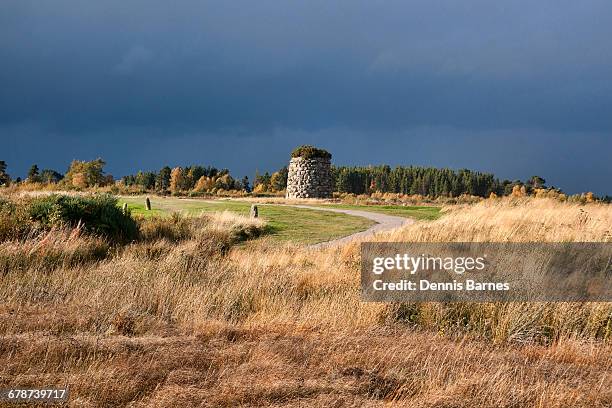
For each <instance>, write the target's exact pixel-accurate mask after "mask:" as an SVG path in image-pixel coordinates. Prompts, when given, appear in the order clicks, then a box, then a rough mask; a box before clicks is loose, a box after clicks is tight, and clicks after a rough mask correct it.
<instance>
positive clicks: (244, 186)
mask: <svg viewBox="0 0 612 408" xmlns="http://www.w3.org/2000/svg"><path fill="white" fill-rule="evenodd" d="M241 184H242V189H243V190H244V191H246V192H247V193H250V192H251V186H250V184H249V176H244V177H243V178H242V181H241Z"/></svg>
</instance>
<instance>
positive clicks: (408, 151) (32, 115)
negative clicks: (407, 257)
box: [0, 0, 612, 193]
mask: <svg viewBox="0 0 612 408" xmlns="http://www.w3.org/2000/svg"><path fill="white" fill-rule="evenodd" d="M611 37H612V4H610V2H608V1H604V0H601V1H600V0H587V1H584V2H573V1H567V0H561V1H559V0H555V1H552V0H546V1H539V2H536V3H534V2H530V1H513V2H507V1H500V2H491V1H488V0H467V1H461V2H457V1H453V0H446V1H437V2H431V1H425V0H422V1H413V2H405V1H399V0H397V1H355V0H351V1H348V0H346V1H335V2H327V1H320V0H310V1H301V0H300V1H292V2H283V1H270V0H263V1H259V2H251V1H232V2H226V1H195V0H194V1H179V2H172V3H168V2H161V1H151V0H149V1H144V0H140V1H127V2H126V1H106V2H89V1H66V0H59V1H54V2H34V1H28V0H22V1H19V2H4V3H2V4H1V5H0V61H2V69H0V89H2V92H0V137H1V138H2V139H6V140H8V141H9V143H8V150H7V152H6V153H4V154H3V156H5V157H6V159H5V158H4V157H3V159H5V160H7V161H9V164H10V165H11V166H13V168H14V169H15V172H19V173H23V172H25V168H26V167H27V166H28V165H29V163H30V162H31V161H38V162H39V163H40V165H42V166H47V164H46V163H49V164H48V165H49V166H51V165H53V166H55V167H61V166H65V164H66V161H67V160H70V159H72V158H76V157H79V158H88V157H95V156H98V155H102V156H104V157H105V158H106V159H107V161H108V162H109V165H110V166H111V169H112V171H113V172H115V173H117V174H123V173H126V172H132V171H135V170H136V169H137V168H139V167H143V168H156V167H159V166H161V165H162V164H165V163H166V162H169V163H176V164H182V163H188V162H191V161H204V162H211V163H213V164H216V165H218V166H222V167H230V168H231V169H232V170H234V171H235V172H238V173H247V172H248V173H250V174H252V172H254V170H255V168H259V169H260V170H271V169H273V168H274V167H275V166H278V165H280V164H282V163H283V162H284V160H285V158H286V155H287V153H288V151H289V150H290V149H291V147H292V146H293V145H295V144H299V143H303V142H313V143H318V144H324V145H328V146H329V147H330V148H333V150H334V153H335V155H336V157H337V158H339V159H342V160H343V161H344V162H345V163H346V164H349V163H352V162H353V161H355V162H372V163H381V162H389V163H391V164H400V163H401V164H409V163H418V164H427V163H430V164H432V165H441V166H445V165H448V166H453V167H460V166H464V167H470V168H478V169H482V170H488V171H494V172H496V173H499V174H500V175H501V176H503V177H509V178H516V177H522V176H524V177H527V176H530V175H532V174H530V173H534V174H536V173H539V174H542V175H544V176H548V178H549V179H553V180H555V184H558V185H559V186H561V187H564V188H567V189H572V190H574V191H578V190H583V189H592V190H595V191H598V192H607V193H609V192H610V189H609V182H608V180H609V179H610V176H611V175H612V174H610V173H611V170H610V167H611V166H610V164H609V161H608V159H607V157H606V156H604V154H603V153H602V152H606V151H610V150H612V141H611V140H610V139H611V136H610V135H611V134H612V115H610V114H609V112H610V111H611V110H612V109H611V108H612V42H610V41H609V38H611ZM25 141H27V142H28V144H24V142H25ZM4 145H5V146H6V143H5V144H4ZM536 147H537V148H536ZM417 152H418V154H417ZM239 154H240V155H241V156H240V157H238V155H239ZM136 159H137V160H136ZM523 173H525V174H523ZM587 186H588V187H587Z"/></svg>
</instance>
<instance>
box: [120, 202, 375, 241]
mask: <svg viewBox="0 0 612 408" xmlns="http://www.w3.org/2000/svg"><path fill="white" fill-rule="evenodd" d="M144 202H145V198H144V197H121V199H120V202H119V204H120V205H123V203H127V204H128V206H129V208H130V210H131V211H132V214H134V215H138V216H145V217H148V216H155V215H157V216H169V215H170V214H172V213H174V212H178V213H180V214H183V215H188V216H197V215H199V214H202V213H210V212H220V211H231V212H233V213H236V214H240V215H244V216H248V215H249V210H250V208H251V203H248V202H244V201H231V200H217V201H207V200H198V199H180V198H174V197H151V211H147V210H146V209H145V204H144ZM258 209H259V216H260V218H261V219H263V220H265V221H266V222H267V232H268V233H269V234H270V235H271V236H272V238H273V239H275V240H279V241H292V242H297V243H304V244H312V243H318V242H325V241H330V240H333V239H335V238H340V237H344V236H347V235H350V234H353V233H355V232H359V231H364V230H366V229H368V228H369V227H370V226H371V225H373V224H374V222H373V221H371V220H368V219H365V218H362V217H355V216H351V215H346V214H339V213H334V212H328V211H318V210H309V209H304V208H295V207H289V206H282V205H274V204H265V205H258Z"/></svg>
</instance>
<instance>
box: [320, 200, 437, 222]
mask: <svg viewBox="0 0 612 408" xmlns="http://www.w3.org/2000/svg"><path fill="white" fill-rule="evenodd" d="M318 207H331V208H342V209H347V210H361V211H372V212H379V213H383V214H389V215H396V216H398V217H406V218H413V219H415V220H435V219H437V218H439V217H440V215H441V214H440V207H425V206H406V207H404V206H402V205H355V204H321V205H318Z"/></svg>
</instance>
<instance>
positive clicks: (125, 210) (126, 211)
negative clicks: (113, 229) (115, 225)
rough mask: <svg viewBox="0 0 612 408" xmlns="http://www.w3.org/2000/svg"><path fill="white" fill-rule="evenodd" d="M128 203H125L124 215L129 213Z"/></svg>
mask: <svg viewBox="0 0 612 408" xmlns="http://www.w3.org/2000/svg"><path fill="white" fill-rule="evenodd" d="M128 211H129V209H128V204H127V203H123V215H128Z"/></svg>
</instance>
